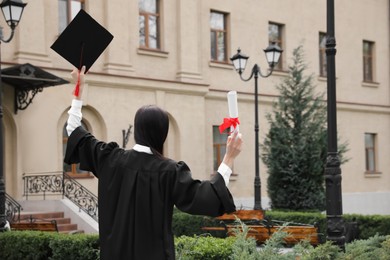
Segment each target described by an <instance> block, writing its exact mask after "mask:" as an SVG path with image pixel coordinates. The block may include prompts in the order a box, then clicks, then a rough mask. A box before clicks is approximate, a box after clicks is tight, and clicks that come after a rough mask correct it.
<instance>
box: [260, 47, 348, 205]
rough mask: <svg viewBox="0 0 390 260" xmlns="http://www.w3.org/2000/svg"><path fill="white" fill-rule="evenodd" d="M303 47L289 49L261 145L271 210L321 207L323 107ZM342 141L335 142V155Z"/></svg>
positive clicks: (324, 137) (324, 151)
mask: <svg viewBox="0 0 390 260" xmlns="http://www.w3.org/2000/svg"><path fill="white" fill-rule="evenodd" d="M306 69H307V65H306V64H305V62H304V55H303V46H302V45H301V46H299V47H297V48H296V49H294V51H293V58H292V65H290V66H289V73H288V77H286V78H285V79H284V80H283V81H282V82H281V83H280V84H279V85H277V86H276V87H277V89H278V91H279V92H280V96H279V97H278V100H277V102H275V103H274V106H273V111H272V113H268V114H267V115H266V118H267V121H268V123H269V124H270V130H269V132H268V133H267V135H266V138H265V140H264V143H263V146H262V155H261V157H262V160H263V162H264V163H265V164H266V165H267V167H268V173H269V177H268V180H267V181H268V194H269V197H270V199H271V206H272V208H274V209H291V210H323V209H324V208H325V187H324V166H325V163H326V155H327V128H326V121H327V111H326V103H325V102H324V100H323V94H315V93H314V90H315V85H314V84H313V75H305V70H306ZM345 151H346V144H343V145H342V146H340V154H341V153H344V152H345Z"/></svg>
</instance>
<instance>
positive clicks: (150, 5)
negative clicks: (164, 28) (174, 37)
mask: <svg viewBox="0 0 390 260" xmlns="http://www.w3.org/2000/svg"><path fill="white" fill-rule="evenodd" d="M138 4H139V45H140V47H141V48H147V49H160V48H161V47H160V13H159V12H160V10H159V1H158V0H139V1H138Z"/></svg>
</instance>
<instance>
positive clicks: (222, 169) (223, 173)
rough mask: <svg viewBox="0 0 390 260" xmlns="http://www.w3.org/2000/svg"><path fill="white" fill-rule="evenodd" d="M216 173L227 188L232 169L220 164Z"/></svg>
mask: <svg viewBox="0 0 390 260" xmlns="http://www.w3.org/2000/svg"><path fill="white" fill-rule="evenodd" d="M218 173H219V174H221V176H222V177H223V179H224V181H225V184H226V187H227V186H228V184H229V179H230V175H231V174H232V169H230V167H229V166H227V165H226V164H225V163H221V165H219V167H218Z"/></svg>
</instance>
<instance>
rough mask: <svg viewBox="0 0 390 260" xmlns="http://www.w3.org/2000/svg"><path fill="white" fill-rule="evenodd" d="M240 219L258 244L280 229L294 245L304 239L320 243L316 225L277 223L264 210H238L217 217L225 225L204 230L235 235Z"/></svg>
mask: <svg viewBox="0 0 390 260" xmlns="http://www.w3.org/2000/svg"><path fill="white" fill-rule="evenodd" d="M237 218H238V219H240V220H241V221H242V222H243V223H244V224H246V225H247V226H248V227H249V232H248V236H251V237H254V238H255V239H256V241H257V243H258V244H262V243H264V242H265V241H266V240H267V239H269V238H270V237H271V236H272V234H273V233H275V232H277V231H278V230H279V229H281V230H282V231H284V232H286V233H287V234H288V235H287V236H286V237H285V238H284V242H285V243H286V244H288V245H293V244H296V243H298V242H299V241H302V240H308V241H309V242H310V244H312V245H318V244H319V243H320V240H319V236H318V235H319V233H318V228H317V227H316V226H314V225H301V224H294V225H287V226H282V225H279V224H277V225H275V224H274V223H273V222H272V221H270V220H268V219H266V218H265V217H264V211H262V210H238V211H235V212H233V213H230V214H224V215H222V216H220V217H217V218H215V219H216V220H219V221H221V223H223V226H219V227H216V226H214V227H202V230H204V231H225V232H226V234H227V235H228V236H233V235H234V230H235V229H236V228H237V225H236V224H234V221H236V219H237Z"/></svg>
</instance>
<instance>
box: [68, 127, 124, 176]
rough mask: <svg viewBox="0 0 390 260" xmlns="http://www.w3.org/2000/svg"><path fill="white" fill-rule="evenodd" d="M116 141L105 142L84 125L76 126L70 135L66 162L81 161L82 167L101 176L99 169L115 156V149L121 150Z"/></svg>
mask: <svg viewBox="0 0 390 260" xmlns="http://www.w3.org/2000/svg"><path fill="white" fill-rule="evenodd" d="M117 148H119V146H118V144H117V143H115V142H111V143H105V142H102V141H99V140H97V139H96V138H95V137H94V136H93V135H92V134H90V133H89V132H88V131H86V130H85V129H84V128H83V127H82V126H80V127H78V128H76V129H75V130H74V131H73V132H72V134H71V135H70V136H69V139H68V143H67V147H66V153H65V158H64V162H65V163H67V164H73V163H80V169H82V170H84V171H90V172H92V173H93V174H94V175H95V176H96V177H99V176H98V175H99V169H101V165H102V163H103V162H104V161H106V160H107V158H109V157H111V158H112V157H114V156H112V155H113V151H114V150H119V149H117Z"/></svg>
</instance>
